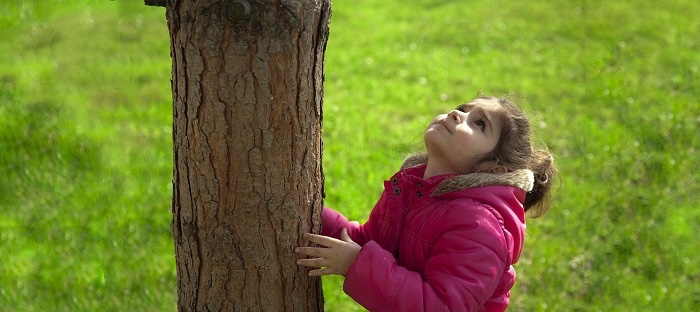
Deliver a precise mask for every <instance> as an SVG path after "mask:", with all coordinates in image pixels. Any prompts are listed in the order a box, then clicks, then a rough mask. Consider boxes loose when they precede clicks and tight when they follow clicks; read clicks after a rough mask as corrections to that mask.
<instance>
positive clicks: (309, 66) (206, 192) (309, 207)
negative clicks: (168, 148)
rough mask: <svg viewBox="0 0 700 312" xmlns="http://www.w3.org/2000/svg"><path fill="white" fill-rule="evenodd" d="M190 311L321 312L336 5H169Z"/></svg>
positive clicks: (182, 297)
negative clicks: (312, 238)
mask: <svg viewBox="0 0 700 312" xmlns="http://www.w3.org/2000/svg"><path fill="white" fill-rule="evenodd" d="M166 12H167V18H168V26H169V29H170V36H171V56H172V59H173V69H172V71H173V78H172V89H173V110H174V120H173V140H174V155H175V156H174V177H173V222H172V231H173V236H174V239H175V253H176V263H177V277H178V307H179V309H180V310H187V311H190V310H197V311H205V310H214V311H221V310H224V311H319V310H323V300H322V298H323V295H322V290H321V284H320V280H319V279H312V278H309V277H308V276H307V275H306V272H307V271H306V270H303V269H299V268H298V267H297V266H296V264H295V259H296V256H295V254H294V252H293V249H294V247H295V246H298V245H300V244H302V243H303V241H302V240H300V239H299V237H300V235H301V234H302V233H304V232H318V231H320V215H321V209H322V204H323V203H322V192H323V190H322V188H323V173H322V168H321V151H322V148H321V120H322V97H323V57H324V53H325V47H326V41H327V36H328V24H329V19H330V0H295V1H291V0H290V1H280V0H277V1H272V0H270V1H264V0H261V1H251V2H248V1H246V0H199V1H195V0H168V1H167V3H166Z"/></svg>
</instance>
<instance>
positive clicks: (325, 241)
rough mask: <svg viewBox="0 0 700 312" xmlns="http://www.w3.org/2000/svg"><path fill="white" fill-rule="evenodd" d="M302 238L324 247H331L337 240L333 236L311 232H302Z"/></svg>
mask: <svg viewBox="0 0 700 312" xmlns="http://www.w3.org/2000/svg"><path fill="white" fill-rule="evenodd" d="M304 238H305V239H308V240H309V241H310V242H314V243H316V244H319V245H321V246H325V247H332V246H334V245H336V244H337V243H338V240H337V239H335V238H332V237H328V236H323V235H316V234H311V233H304Z"/></svg>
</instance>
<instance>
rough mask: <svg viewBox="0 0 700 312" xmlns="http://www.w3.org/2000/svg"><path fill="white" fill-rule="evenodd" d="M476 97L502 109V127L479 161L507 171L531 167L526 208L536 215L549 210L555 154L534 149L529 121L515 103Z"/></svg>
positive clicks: (532, 214) (493, 98)
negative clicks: (493, 146)
mask: <svg viewBox="0 0 700 312" xmlns="http://www.w3.org/2000/svg"><path fill="white" fill-rule="evenodd" d="M477 99H481V100H487V101H493V102H496V103H498V104H500V105H501V107H502V108H503V112H504V114H503V129H502V130H501V135H500V139H499V141H498V144H497V145H496V147H495V148H494V149H493V151H492V152H491V153H489V154H487V155H486V156H485V157H484V158H483V159H482V161H494V162H496V163H497V164H498V165H501V166H505V167H506V168H507V169H508V171H513V170H517V169H530V170H532V172H533V173H534V175H535V184H534V186H533V189H532V191H530V192H528V193H527V195H526V196H525V203H524V204H523V206H524V207H525V211H526V212H528V215H529V216H531V217H533V218H536V217H539V216H542V215H544V214H545V213H546V212H547V210H549V206H550V202H551V187H552V184H553V182H554V178H556V177H558V175H559V172H558V170H557V168H556V166H555V165H554V157H553V156H552V153H550V152H549V150H547V149H546V148H538V149H534V148H533V146H532V143H531V140H530V121H529V120H528V118H527V116H525V114H524V113H523V112H522V110H520V108H518V107H517V106H516V105H515V104H513V103H511V102H510V101H508V100H505V99H502V98H497V97H488V96H479V97H478V98H477Z"/></svg>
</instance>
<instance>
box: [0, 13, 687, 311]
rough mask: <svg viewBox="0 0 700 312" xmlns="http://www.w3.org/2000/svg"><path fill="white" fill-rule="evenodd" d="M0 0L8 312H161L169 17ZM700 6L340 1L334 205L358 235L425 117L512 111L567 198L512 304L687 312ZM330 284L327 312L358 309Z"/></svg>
mask: <svg viewBox="0 0 700 312" xmlns="http://www.w3.org/2000/svg"><path fill="white" fill-rule="evenodd" d="M127 3H130V2H126V1H120V2H113V1H94V2H91V3H90V4H84V3H83V2H82V1H77V0H66V1H61V2H57V3H50V2H42V1H22V2H21V3H20V1H9V0H4V1H0V37H1V38H3V40H0V55H2V56H1V57H0V255H2V256H1V257H0V258H1V259H2V261H0V310H3V311H4V310H18V309H19V310H35V311H43V310H71V311H73V310H88V311H92V310H125V311H128V310H174V309H175V304H176V276H175V261H174V250H173V242H172V237H171V234H170V227H169V224H170V219H171V211H170V204H171V202H170V201H171V193H172V189H171V186H170V181H171V178H172V176H171V175H172V138H171V136H172V134H171V118H172V104H171V92H170V64H171V60H170V57H169V42H168V35H167V32H168V30H167V26H166V22H165V17H164V10H163V9H162V8H154V7H146V6H144V5H142V4H141V3H142V1H133V3H130V4H127ZM697 16H700V2H697V1H690V0H683V1H680V0H676V1H663V2H658V1H631V0H627V1H614V2H611V1H602V0H596V1H594V0H587V1H564V0H559V1H544V2H542V1H541V2H532V1H529V2H514V1H486V0H477V1H468V2H464V1H440V0H419V1H413V2H410V3H408V2H405V1H395V0H384V1H379V0H362V1H351V2H348V1H345V2H343V1H336V2H335V3H334V7H333V17H332V21H331V36H330V41H329V43H328V49H327V51H326V64H325V68H326V85H325V86H326V89H325V101H324V105H325V107H324V108H325V109H324V112H325V114H324V129H323V136H324V147H325V150H324V159H323V161H324V170H325V175H326V192H327V198H326V204H327V205H329V206H331V207H334V208H336V209H338V210H340V211H342V212H344V213H345V214H346V215H347V216H349V217H351V218H353V219H357V220H360V221H361V220H364V219H365V218H366V217H367V216H368V213H369V209H370V208H371V207H372V205H373V204H374V201H375V200H376V198H377V196H378V194H379V192H380V191H381V187H382V180H383V179H385V178H387V177H388V176H390V175H391V174H392V173H393V172H394V171H395V170H396V169H397V168H398V166H399V164H400V162H401V160H402V159H403V157H404V156H405V155H406V154H407V153H409V152H411V151H416V150H420V149H422V131H423V129H424V127H425V126H426V124H427V122H428V121H429V120H430V119H431V118H432V117H433V116H434V115H435V114H437V113H440V112H444V111H445V110H448V109H451V108H453V107H455V106H456V105H457V104H459V103H461V102H463V101H467V100H469V99H470V98H472V97H474V96H475V95H477V94H478V93H479V92H485V93H488V94H494V93H495V94H508V93H511V94H513V95H514V96H516V97H517V98H518V99H519V100H518V101H519V102H520V104H521V106H522V107H523V108H524V109H525V110H526V111H527V112H528V113H529V114H530V115H531V116H532V119H533V124H534V126H535V129H536V134H537V137H538V141H539V142H541V143H544V144H547V145H548V146H549V147H550V149H551V150H552V151H553V152H554V153H555V154H556V156H557V158H556V160H557V162H558V165H559V168H560V171H561V177H562V185H561V188H560V189H559V190H558V192H557V193H556V195H555V196H556V197H555V200H554V203H553V207H552V209H551V211H550V212H549V213H548V214H547V215H546V216H544V217H543V218H540V219H533V220H530V221H529V223H528V236H527V241H526V244H525V250H524V252H523V257H522V259H521V261H520V262H519V263H518V264H517V266H516V269H517V270H518V280H517V282H516V286H515V288H514V289H513V294H512V304H511V310H513V311H562V310H567V311H665V310H670V309H674V310H677V311H696V310H698V309H700V262H698V261H697V260H696V253H697V250H700V241H698V240H697V239H696V236H697V233H698V230H699V229H700V210H699V209H698V207H699V205H698V202H699V201H698V200H699V199H700V196H699V195H698V194H700V179H698V178H697V174H696V173H697V168H699V167H700V155H699V151H698V149H700V138H699V137H698V134H700V104H699V103H698V99H700V83H699V80H698V78H699V76H698V68H699V67H700V54H698V53H697V51H699V50H700V44H699V43H698V42H699V41H698V40H697V38H700V20H698V19H697V18H696V17H697ZM341 285H342V278H339V277H328V278H324V289H325V295H326V307H327V309H328V310H329V311H349V310H362V309H361V307H359V306H358V305H356V304H355V303H353V301H352V300H351V299H349V298H348V297H346V296H345V295H344V294H343V293H342V288H341V287H342V286H341Z"/></svg>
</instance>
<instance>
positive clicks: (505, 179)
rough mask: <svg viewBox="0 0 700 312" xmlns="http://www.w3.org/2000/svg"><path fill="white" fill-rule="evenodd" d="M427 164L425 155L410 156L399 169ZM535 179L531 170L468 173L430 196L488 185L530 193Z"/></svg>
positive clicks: (445, 181) (452, 178)
mask: <svg viewBox="0 0 700 312" xmlns="http://www.w3.org/2000/svg"><path fill="white" fill-rule="evenodd" d="M427 162H428V154H427V153H417V154H411V155H409V156H408V157H406V159H404V161H403V165H402V166H401V169H402V170H403V169H406V168H410V167H415V166H418V165H423V164H426V163H427ZM534 184H535V177H534V174H533V173H532V171H531V170H528V169H518V170H515V171H511V172H506V173H482V172H477V173H469V174H462V175H456V176H453V177H449V178H446V179H445V180H443V181H442V182H440V185H439V186H438V187H437V189H435V191H433V193H432V194H430V196H438V195H442V194H445V193H450V192H454V191H461V190H464V189H468V188H474V187H482V186H489V185H508V186H513V187H517V188H519V189H521V190H524V191H525V192H530V191H532V187H533V186H534Z"/></svg>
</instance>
